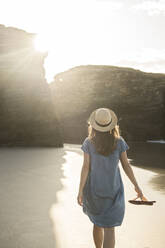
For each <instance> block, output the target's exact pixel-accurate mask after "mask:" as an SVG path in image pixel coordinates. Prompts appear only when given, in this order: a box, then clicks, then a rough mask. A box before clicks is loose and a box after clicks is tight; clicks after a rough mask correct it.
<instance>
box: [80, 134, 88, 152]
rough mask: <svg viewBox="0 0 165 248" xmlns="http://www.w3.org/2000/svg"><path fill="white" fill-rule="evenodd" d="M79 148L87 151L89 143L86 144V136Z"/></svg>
mask: <svg viewBox="0 0 165 248" xmlns="http://www.w3.org/2000/svg"><path fill="white" fill-rule="evenodd" d="M81 149H82V150H83V151H84V152H86V153H89V144H88V138H86V139H85V140H84V142H83V144H82V146H81Z"/></svg>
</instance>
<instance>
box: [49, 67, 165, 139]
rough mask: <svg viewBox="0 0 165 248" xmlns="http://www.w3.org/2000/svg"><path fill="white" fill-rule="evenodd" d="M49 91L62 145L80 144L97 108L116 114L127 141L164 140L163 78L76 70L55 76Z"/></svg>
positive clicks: (123, 71) (128, 70)
mask: <svg viewBox="0 0 165 248" xmlns="http://www.w3.org/2000/svg"><path fill="white" fill-rule="evenodd" d="M51 88H52V94H53V97H54V104H55V106H56V114H57V117H58V119H59V121H60V123H61V126H62V132H63V139H64V142H71V143H77V142H78V143H79V142H82V140H83V138H84V137H85V136H86V135H87V122H86V120H87V119H88V117H89V115H90V113H91V111H93V110H94V109H96V108H98V107H109V108H111V109H113V110H114V111H115V112H116V114H117V116H118V119H119V126H120V129H121V135H123V136H124V137H125V138H126V139H127V140H130V141H131V140H132V141H145V140H148V139H163V138H164V139H165V74H156V73H145V72H142V71H139V70H134V69H131V68H120V67H113V66H80V67H75V68H73V69H71V70H69V71H66V72H64V73H60V74H58V75H56V76H55V78H54V82H52V84H51Z"/></svg>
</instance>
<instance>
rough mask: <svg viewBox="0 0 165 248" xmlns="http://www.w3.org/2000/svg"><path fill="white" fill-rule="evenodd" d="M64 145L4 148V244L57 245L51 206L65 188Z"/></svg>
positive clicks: (0, 240)
mask: <svg viewBox="0 0 165 248" xmlns="http://www.w3.org/2000/svg"><path fill="white" fill-rule="evenodd" d="M64 156H65V151H64V148H56V149H55V148H1V149H0V157H1V163H0V195H1V211H0V230H1V232H0V244H1V247H3V248H13V247H17V248H19V247H20V248H54V247H57V245H56V244H57V237H56V236H55V234H56V232H55V229H56V227H55V223H53V222H52V220H51V216H50V209H51V206H52V205H53V204H56V203H57V196H56V195H57V192H58V191H60V190H61V189H62V188H63V185H62V182H61V179H62V178H64V175H63V171H62V164H64V163H65V158H64Z"/></svg>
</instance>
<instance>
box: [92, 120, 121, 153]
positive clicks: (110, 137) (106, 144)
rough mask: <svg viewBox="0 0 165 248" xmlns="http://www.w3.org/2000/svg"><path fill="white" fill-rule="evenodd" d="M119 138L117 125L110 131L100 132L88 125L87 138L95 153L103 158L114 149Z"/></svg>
mask: <svg viewBox="0 0 165 248" xmlns="http://www.w3.org/2000/svg"><path fill="white" fill-rule="evenodd" d="M119 137H120V132H119V126H117V125H116V126H115V127H114V128H113V129H112V130H111V131H108V132H100V131H97V130H96V129H94V128H93V127H92V126H91V125H90V123H88V138H89V140H90V141H91V143H92V144H93V145H94V147H95V149H96V151H97V152H98V153H99V154H101V155H103V156H109V155H110V154H111V153H112V152H113V151H114V150H115V149H116V145H117V140H118V139H119Z"/></svg>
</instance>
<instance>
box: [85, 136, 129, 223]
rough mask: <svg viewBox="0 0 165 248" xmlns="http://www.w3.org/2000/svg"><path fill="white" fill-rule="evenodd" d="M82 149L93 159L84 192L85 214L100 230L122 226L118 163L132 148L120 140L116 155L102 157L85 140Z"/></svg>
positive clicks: (122, 212) (123, 210) (121, 185)
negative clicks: (122, 155)
mask: <svg viewBox="0 0 165 248" xmlns="http://www.w3.org/2000/svg"><path fill="white" fill-rule="evenodd" d="M81 149H82V150H83V151H84V152H86V153H88V154H89V155H90V171H89V173H88V177H87V180H86V183H85V186H84V188H83V212H84V213H85V214H86V215H87V216H88V217H89V219H90V220H91V222H92V223H94V224H96V225H97V226H100V227H114V226H120V225H121V224H122V222H123V218H124V213H125V197H124V185H123V181H122V178H121V174H120V169H119V159H120V155H121V153H122V152H123V151H126V150H127V149H129V146H128V145H127V143H126V142H125V140H124V139H123V137H121V136H120V138H119V139H118V141H117V146H116V149H115V150H114V151H113V153H111V154H110V155H109V156H103V155H101V154H98V153H97V152H96V150H95V147H94V145H93V144H92V143H91V142H90V140H89V138H88V137H86V138H85V140H84V142H83V144H82V146H81Z"/></svg>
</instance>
